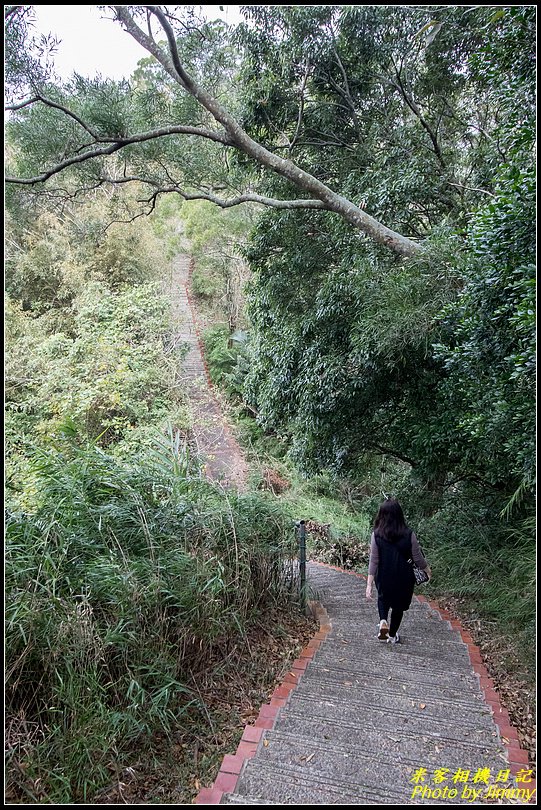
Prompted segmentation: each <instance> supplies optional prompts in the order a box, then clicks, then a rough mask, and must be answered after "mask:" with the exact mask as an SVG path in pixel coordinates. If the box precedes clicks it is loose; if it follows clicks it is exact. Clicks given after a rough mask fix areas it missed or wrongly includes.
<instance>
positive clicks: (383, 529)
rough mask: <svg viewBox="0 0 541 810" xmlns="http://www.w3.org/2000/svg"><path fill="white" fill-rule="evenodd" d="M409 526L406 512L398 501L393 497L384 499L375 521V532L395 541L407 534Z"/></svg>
mask: <svg viewBox="0 0 541 810" xmlns="http://www.w3.org/2000/svg"><path fill="white" fill-rule="evenodd" d="M407 528H408V527H407V526H406V521H405V519H404V512H403V511H402V507H401V506H400V504H399V503H398V501H396V500H394V499H393V498H389V499H388V500H386V501H383V503H382V504H381V506H380V508H379V511H378V513H377V515H376V519H375V521H374V534H377V535H379V537H383V538H384V539H385V540H388V541H389V542H390V543H394V542H396V540H398V539H399V538H400V537H402V536H403V535H404V534H405V532H406V531H407Z"/></svg>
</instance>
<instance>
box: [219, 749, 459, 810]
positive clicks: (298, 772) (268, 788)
mask: <svg viewBox="0 0 541 810" xmlns="http://www.w3.org/2000/svg"><path fill="white" fill-rule="evenodd" d="M308 756H309V754H308V755H307V757H308ZM252 763H253V760H252V761H251V762H249V763H248V765H247V766H246V769H245V771H244V772H243V773H242V775H241V778H240V780H239V783H238V786H237V789H236V791H235V792H236V795H239V796H241V797H242V796H245V797H248V796H249V797H252V798H254V799H255V801H256V803H257V804H266V803H274V804H278V803H280V804H327V805H333V804H335V805H336V804H338V805H354V804H358V805H369V804H372V805H378V804H393V805H400V804H416V803H417V802H414V801H412V799H411V795H412V792H413V787H414V786H413V785H408V784H407V775H406V774H404V782H402V781H401V782H400V784H399V785H398V786H397V785H396V783H395V782H393V780H392V779H390V778H389V774H388V771H387V768H385V766H381V768H379V769H378V776H379V778H380V779H381V782H380V783H379V784H377V781H376V779H369V778H367V777H366V775H365V774H358V775H355V774H354V773H351V774H349V778H347V781H345V780H344V774H343V772H342V773H336V774H335V775H332V771H330V769H324V770H322V771H321V770H320V771H319V772H316V771H315V770H314V769H309V768H308V767H303V766H302V765H300V766H296V767H295V766H288V765H287V764H285V763H284V762H276V763H273V764H267V763H263V762H261V763H259V765H258V767H257V768H255V767H254V765H253V764H252ZM329 764H330V763H329ZM342 764H343V767H345V768H348V766H349V767H350V768H351V767H352V763H350V762H348V760H347V759H345V760H344V762H343V763H342ZM353 767H354V765H353ZM367 782H369V784H367ZM227 801H228V803H229V798H228V799H227ZM427 801H428V800H427ZM459 801H460V800H458V799H457V800H455V801H448V802H446V803H454V804H458V803H459ZM423 803H427V802H426V801H425V802H423Z"/></svg>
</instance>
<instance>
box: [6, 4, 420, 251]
mask: <svg viewBox="0 0 541 810" xmlns="http://www.w3.org/2000/svg"><path fill="white" fill-rule="evenodd" d="M113 8H114V9H115V12H116V16H117V19H118V20H119V21H120V22H121V23H122V25H123V26H124V28H125V29H126V31H127V32H128V33H129V34H130V35H131V36H132V37H133V38H134V39H135V40H136V41H137V42H138V43H139V44H140V45H141V46H142V47H143V48H144V49H145V50H147V51H148V52H149V53H151V54H152V55H153V56H154V57H155V58H156V59H157V60H158V62H159V63H160V64H161V65H162V66H163V67H164V68H165V70H166V71H167V72H168V74H169V75H170V76H172V77H173V78H174V80H175V81H176V82H177V83H178V84H180V86H181V87H182V88H183V89H184V90H185V91H186V92H187V93H189V94H190V95H191V96H192V97H193V98H194V99H195V100H196V101H197V102H198V103H199V104H200V105H201V107H203V108H204V109H205V110H206V111H207V112H208V113H210V115H211V116H212V117H213V118H214V120H215V121H216V122H217V123H218V124H220V125H221V127H222V128H223V132H221V133H220V132H216V131H214V130H210V129H205V128H203V127H191V126H170V127H165V128H162V129H157V130H152V131H151V132H147V133H140V134H137V135H132V136H130V137H122V138H110V139H108V138H101V137H100V138H99V140H97V141H96V146H95V147H94V148H88V149H87V150H86V151H85V152H83V153H82V154H76V155H72V156H71V157H69V158H66V159H65V160H61V161H60V162H58V163H57V164H56V165H55V166H52V167H51V168H49V169H47V170H46V171H43V172H42V173H41V174H39V175H37V176H35V177H31V178H16V177H8V178H6V181H7V182H9V183H19V184H21V185H27V186H28V185H34V184H37V183H42V182H45V181H46V180H48V179H49V178H50V177H52V176H53V175H55V174H58V173H59V172H62V171H64V170H65V169H68V168H69V167H71V166H75V165H77V164H81V163H84V162H86V161H89V160H91V159H92V158H100V157H107V156H110V155H113V154H114V153H116V152H118V151H119V150H121V149H123V148H124V147H127V146H130V145H133V144H136V143H140V142H143V141H148V140H151V139H153V138H159V137H165V136H168V135H194V136H199V137H202V138H205V139H208V140H211V141H214V142H216V143H220V144H222V145H226V146H232V147H234V148H236V149H238V150H239V151H241V152H243V153H244V154H246V155H248V156H249V157H250V158H251V159H253V160H254V161H255V162H256V163H258V164H260V165H261V166H263V167H265V168H267V169H269V170H271V171H273V172H275V173H276V174H278V175H279V176H281V177H283V178H285V179H286V180H288V181H289V182H291V183H292V184H293V185H294V186H296V187H297V188H298V189H300V190H301V192H302V194H303V195H305V196H306V198H307V199H305V200H303V201H291V200H286V201H284V204H283V205H282V206H280V204H279V203H278V201H272V202H271V201H270V198H263V197H260V198H259V199H258V200H255V199H253V197H252V196H251V195H248V197H247V198H246V201H248V200H249V199H250V200H251V201H253V202H261V203H262V204H265V205H269V204H270V205H273V206H274V207H284V208H294V207H298V208H301V207H302V208H314V209H318V208H319V209H322V210H328V211H331V212H334V213H336V214H338V215H339V216H341V217H342V218H343V219H344V220H345V221H347V222H348V223H350V224H351V225H353V226H354V227H355V228H356V229H357V230H359V231H361V232H363V233H364V234H366V235H367V236H368V237H369V238H371V239H373V240H374V241H375V242H377V243H379V244H381V245H384V246H385V247H387V248H389V249H390V250H392V251H394V252H395V253H397V254H399V255H401V256H413V255H415V254H416V253H417V252H418V251H419V249H420V248H419V245H418V244H417V243H416V242H414V241H412V240H411V239H409V238H408V237H406V236H403V235H401V234H399V233H397V232H396V231H393V230H391V229H390V228H388V227H386V226H385V225H383V224H382V223H380V222H378V221H377V220H376V219H374V218H373V217H371V216H370V215H369V214H367V213H366V212H365V211H363V209H362V208H361V207H359V206H358V205H356V204H355V203H354V202H352V201H351V200H349V199H346V198H345V197H343V196H342V195H341V194H338V193H337V192H335V191H333V190H332V189H330V188H329V187H328V186H327V185H325V184H324V183H322V182H321V181H320V180H318V179H317V178H316V177H314V176H313V175H311V174H309V173H308V172H306V171H304V170H303V169H301V168H300V167H299V166H297V165H296V164H295V163H293V162H292V161H291V160H288V159H284V158H282V157H280V156H279V155H276V154H274V153H273V152H271V151H269V150H268V149H266V148H265V147H263V146H262V145H261V144H259V143H257V142H256V141H255V140H253V138H251V137H250V136H249V135H248V133H247V132H246V131H245V130H244V129H243V127H242V126H241V125H240V124H239V122H238V121H237V120H236V119H235V118H234V117H233V115H231V113H230V112H229V111H228V110H226V109H225V107H223V106H222V105H221V104H220V103H219V102H218V101H217V100H216V99H215V98H213V97H212V96H211V95H210V94H209V93H208V92H207V91H205V90H204V89H203V88H202V87H201V86H200V85H199V84H198V83H197V82H196V81H195V80H194V79H193V78H192V77H191V76H190V75H189V74H188V73H187V71H186V70H185V69H184V67H183V65H182V64H181V60H180V57H179V53H178V48H177V44H176V38H175V34H174V31H173V29H172V27H171V25H170V23H169V20H168V18H167V16H166V14H165V13H164V11H163V10H162V9H161V8H160V7H159V6H145V7H144V8H146V9H147V10H148V12H149V13H150V14H151V15H153V16H154V17H155V18H156V19H157V20H158V21H159V23H160V25H161V27H162V29H163V31H164V32H165V35H166V37H167V42H168V48H169V53H166V52H164V51H163V50H162V48H160V47H159V46H158V45H157V44H156V42H155V40H154V38H153V36H152V34H151V33H149V34H146V33H145V32H144V31H142V30H141V29H140V28H139V27H138V25H137V24H136V23H135V21H134V19H133V17H132V16H131V14H130V12H129V7H127V6H113ZM149 32H150V28H149ZM36 100H40V101H41V98H40V99H36ZM58 108H59V109H60V105H58ZM64 113H65V114H68V115H69V111H67V110H66V109H64ZM71 117H72V118H74V120H77V122H78V123H80V124H81V125H82V126H83V127H84V128H85V129H86V130H87V131H88V132H89V133H90V134H91V135H92V136H93V137H94V135H95V133H93V132H92V128H90V127H88V126H86V125H85V124H84V123H83V122H82V121H81V120H78V119H77V117H76V116H75V115H74V114H73V115H71ZM105 144H108V145H107V146H106V145H105ZM263 200H266V201H265V202H263ZM217 204H219V203H217ZM226 204H227V206H230V205H231V204H233V203H231V202H230V201H227V202H226ZM236 204H238V203H236Z"/></svg>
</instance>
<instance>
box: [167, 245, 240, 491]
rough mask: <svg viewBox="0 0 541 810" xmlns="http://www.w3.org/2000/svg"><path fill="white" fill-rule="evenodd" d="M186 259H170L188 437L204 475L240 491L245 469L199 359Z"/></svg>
mask: <svg viewBox="0 0 541 810" xmlns="http://www.w3.org/2000/svg"><path fill="white" fill-rule="evenodd" d="M189 280H190V257H189V256H188V255H185V254H180V255H178V256H176V257H175V259H174V260H173V268H172V286H173V293H174V294H173V307H174V310H173V317H174V320H175V323H176V324H177V332H176V335H175V343H180V342H183V343H186V344H188V354H187V356H186V358H185V361H184V363H183V367H182V371H181V374H180V379H181V381H182V382H183V384H184V385H185V386H186V393H187V398H188V403H189V406H190V409H191V411H192V416H193V425H192V435H193V438H194V441H195V443H196V446H197V451H198V455H199V457H200V458H201V460H202V462H203V464H204V469H205V472H206V475H207V476H208V477H209V478H211V479H212V480H214V481H216V482H219V483H221V484H223V486H225V487H231V488H236V489H239V490H242V489H244V487H245V486H246V480H247V473H248V468H247V465H246V462H245V461H244V457H243V454H242V451H241V449H240V447H239V445H238V443H237V441H236V439H235V438H234V436H233V434H232V433H231V430H230V429H229V427H228V425H227V423H226V421H225V417H224V413H223V411H222V408H221V406H220V404H219V402H218V401H217V399H216V397H215V395H214V393H213V390H212V383H211V382H210V378H209V375H208V370H207V368H206V365H205V361H204V359H203V353H202V350H201V340H200V336H199V331H198V328H197V321H196V316H195V310H194V308H193V306H192V304H191V301H190V295H189Z"/></svg>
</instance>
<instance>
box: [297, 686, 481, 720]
mask: <svg viewBox="0 0 541 810" xmlns="http://www.w3.org/2000/svg"><path fill="white" fill-rule="evenodd" d="M320 705H322V706H324V707H325V710H327V709H328V708H329V707H331V706H336V707H337V706H345V707H347V710H348V711H349V712H350V714H351V716H355V717H361V718H365V717H368V716H369V714H370V710H371V709H372V707H373V706H376V705H377V706H378V707H379V708H380V709H381V710H383V711H384V712H388V713H389V714H394V713H395V712H397V713H399V714H403V713H405V714H407V715H412V714H413V715H415V716H418V717H419V719H420V720H421V721H422V720H424V718H426V717H430V718H432V719H436V720H438V719H439V720H441V721H442V722H449V723H456V721H457V720H459V721H460V722H462V723H463V724H464V725H466V726H469V725H475V726H482V727H484V728H487V729H488V730H490V731H492V730H493V719H492V711H491V709H490V707H489V706H487V704H486V703H485V702H484V701H482V700H479V701H478V703H477V704H474V703H473V702H470V703H461V702H458V701H453V700H442V699H441V698H436V697H432V699H428V698H426V696H425V694H424V693H423V692H421V693H419V692H417V691H416V692H415V693H411V692H410V693H409V694H407V692H406V691H404V692H402V693H400V692H397V691H394V692H391V693H385V692H383V693H381V692H378V691H363V692H357V691H355V690H353V689H351V688H348V687H343V688H342V689H341V690H340V689H339V688H338V687H337V686H333V687H329V686H328V684H327V685H323V686H321V685H320V684H316V683H314V682H313V681H312V682H309V683H302V682H301V683H300V684H299V686H298V688H297V689H296V690H295V693H294V695H293V696H292V697H291V699H290V701H289V703H288V707H289V708H290V709H292V710H293V711H299V710H302V709H303V708H304V710H305V711H306V712H310V713H313V714H315V713H317V711H318V707H319V706H320ZM326 714H327V716H328V712H327V711H326Z"/></svg>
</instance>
